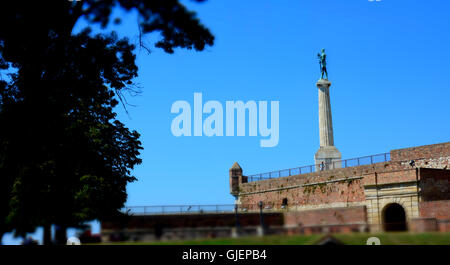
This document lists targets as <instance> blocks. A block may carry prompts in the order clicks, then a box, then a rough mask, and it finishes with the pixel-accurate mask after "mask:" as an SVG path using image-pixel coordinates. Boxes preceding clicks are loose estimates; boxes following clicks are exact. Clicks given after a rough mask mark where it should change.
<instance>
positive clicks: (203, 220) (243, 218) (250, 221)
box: [102, 212, 284, 231]
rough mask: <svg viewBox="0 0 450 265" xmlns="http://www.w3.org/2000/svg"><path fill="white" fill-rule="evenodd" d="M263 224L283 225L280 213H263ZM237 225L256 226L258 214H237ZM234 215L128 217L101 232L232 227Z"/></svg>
mask: <svg viewBox="0 0 450 265" xmlns="http://www.w3.org/2000/svg"><path fill="white" fill-rule="evenodd" d="M264 222H265V223H266V224H267V225H269V226H280V225H283V223H284V220H283V215H282V214H281V213H275V212H274V213H264ZM239 223H240V224H241V225H242V226H258V225H259V223H260V221H259V213H239ZM235 224H236V223H235V215H234V213H223V214H207V213H205V214H167V215H146V216H130V217H128V218H127V219H124V220H122V221H117V220H116V221H110V222H102V231H105V230H120V229H123V228H126V229H128V230H133V229H153V228H155V227H157V226H159V227H161V228H196V227H233V226H235Z"/></svg>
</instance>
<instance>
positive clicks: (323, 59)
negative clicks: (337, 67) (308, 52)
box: [317, 49, 328, 79]
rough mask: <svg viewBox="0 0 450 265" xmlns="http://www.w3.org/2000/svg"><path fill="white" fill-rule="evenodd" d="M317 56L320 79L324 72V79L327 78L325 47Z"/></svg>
mask: <svg viewBox="0 0 450 265" xmlns="http://www.w3.org/2000/svg"><path fill="white" fill-rule="evenodd" d="M317 57H318V58H319V64H320V71H321V72H322V76H321V79H323V74H324V73H325V75H326V77H327V78H326V79H328V72H327V55H326V54H325V49H322V53H321V54H320V53H318V54H317Z"/></svg>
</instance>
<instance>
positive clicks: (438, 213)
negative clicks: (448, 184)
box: [419, 200, 450, 220]
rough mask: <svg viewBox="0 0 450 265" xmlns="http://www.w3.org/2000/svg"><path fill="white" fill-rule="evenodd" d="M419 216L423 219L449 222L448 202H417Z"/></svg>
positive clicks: (449, 209) (449, 210) (449, 208)
mask: <svg viewBox="0 0 450 265" xmlns="http://www.w3.org/2000/svg"><path fill="white" fill-rule="evenodd" d="M419 215H420V217H423V218H436V219H438V220H450V200H441V201H422V202H419Z"/></svg>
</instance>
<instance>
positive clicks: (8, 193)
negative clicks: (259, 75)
mask: <svg viewBox="0 0 450 265" xmlns="http://www.w3.org/2000/svg"><path fill="white" fill-rule="evenodd" d="M198 2H201V1H198ZM113 8H123V9H125V10H132V9H136V10H137V11H138V13H139V16H140V20H139V21H140V25H139V27H140V32H141V33H142V34H146V33H150V32H159V33H160V34H161V40H160V41H158V42H157V43H156V44H155V46H156V47H159V48H162V49H164V51H166V52H168V53H173V52H174V48H177V47H180V48H187V49H196V50H199V51H200V50H203V49H204V48H205V46H208V45H212V44H213V41H214V37H213V36H212V35H211V33H210V32H209V30H208V29H207V28H205V27H204V26H203V25H202V24H200V22H199V20H198V19H197V18H196V16H195V13H193V12H190V11H188V10H187V9H186V8H185V7H184V6H183V5H181V4H180V3H179V2H178V1H177V0H148V1H145V0H141V1H139V0H116V1H113V0H104V1H94V0H85V1H80V2H75V1H74V2H70V1H4V2H2V3H0V71H1V72H0V73H1V78H0V124H1V130H0V239H1V235H2V234H3V233H4V232H7V231H11V230H12V229H14V230H15V231H16V234H18V235H24V233H26V232H29V231H33V230H34V229H35V228H36V227H37V226H43V227H44V228H45V233H44V239H45V241H46V242H45V243H48V232H49V227H50V225H52V224H58V225H60V226H61V227H70V226H78V225H80V224H82V223H83V222H85V221H89V220H94V219H99V220H105V219H108V218H112V217H114V216H117V215H118V214H119V209H120V208H121V207H123V205H124V203H125V201H126V198H127V194H126V185H127V183H130V182H133V181H135V180H136V178H135V177H133V176H132V175H131V170H132V169H133V167H134V166H135V165H137V164H139V163H141V159H140V158H139V152H140V150H141V149H142V147H141V143H140V141H139V134H138V133H137V132H136V131H130V130H129V129H128V128H126V127H125V126H124V124H122V123H121V122H120V121H118V120H117V119H116V114H115V112H114V110H113V109H114V107H115V106H116V105H117V104H118V99H119V100H121V99H122V98H123V92H124V91H128V90H132V89H133V86H134V83H133V79H134V78H135V77H136V76H137V70H138V69H137V66H136V64H135V55H134V53H133V50H134V48H135V47H134V46H133V45H132V44H130V43H129V42H128V40H127V39H119V38H118V37H117V36H116V34H115V33H114V32H111V33H109V34H106V35H105V34H104V35H94V34H92V33H91V32H90V30H89V28H87V29H85V30H84V31H82V32H81V33H79V34H73V27H74V25H75V23H76V22H77V21H78V20H79V19H81V18H86V19H87V20H88V21H89V22H90V23H100V24H101V25H102V26H103V27H107V26H108V24H109V23H110V20H111V19H112V18H111V13H112V9H113ZM116 20H117V19H116ZM46 236H47V238H46Z"/></svg>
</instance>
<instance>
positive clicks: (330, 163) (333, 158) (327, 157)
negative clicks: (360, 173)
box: [314, 146, 342, 171]
mask: <svg viewBox="0 0 450 265" xmlns="http://www.w3.org/2000/svg"><path fill="white" fill-rule="evenodd" d="M341 159H342V156H341V152H339V150H338V149H337V148H336V147H335V146H321V147H320V148H319V150H317V152H316V154H315V155H314V161H315V163H316V171H320V170H329V169H335V168H341V167H342V163H341V162H339V161H341Z"/></svg>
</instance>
